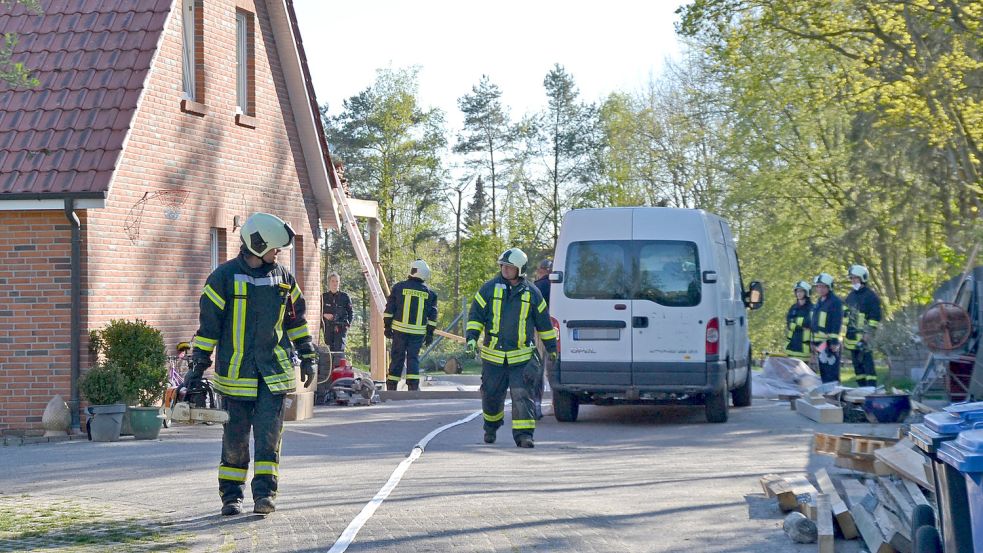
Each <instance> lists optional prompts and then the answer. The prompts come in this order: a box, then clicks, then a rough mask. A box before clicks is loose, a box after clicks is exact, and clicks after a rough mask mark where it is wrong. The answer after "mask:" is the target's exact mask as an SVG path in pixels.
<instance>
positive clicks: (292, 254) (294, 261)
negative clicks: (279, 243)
mask: <svg viewBox="0 0 983 553" xmlns="http://www.w3.org/2000/svg"><path fill="white" fill-rule="evenodd" d="M296 240H297V239H296V238H294V241H295V242H296ZM288 268H289V269H290V274H292V275H294V276H297V271H296V269H297V244H296V243H295V244H294V247H292V248H290V267H288Z"/></svg>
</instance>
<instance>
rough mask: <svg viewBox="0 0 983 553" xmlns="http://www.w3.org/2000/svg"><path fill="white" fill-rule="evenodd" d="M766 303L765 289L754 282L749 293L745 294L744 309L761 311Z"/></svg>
mask: <svg viewBox="0 0 983 553" xmlns="http://www.w3.org/2000/svg"><path fill="white" fill-rule="evenodd" d="M764 303H765V287H764V285H762V284H761V283H760V282H758V281H757V280H755V281H752V282H751V285H750V287H748V291H747V292H744V307H747V308H748V309H761V306H762V305H764Z"/></svg>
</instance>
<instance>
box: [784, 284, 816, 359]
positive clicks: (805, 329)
mask: <svg viewBox="0 0 983 553" xmlns="http://www.w3.org/2000/svg"><path fill="white" fill-rule="evenodd" d="M811 312H812V302H811V301H809V299H808V298H806V302H805V303H804V304H802V305H800V304H799V302H798V301H796V302H795V303H793V304H792V307H790V308H789V309H788V314H786V315H785V338H787V339H788V343H787V344H786V345H785V354H786V355H789V356H791V357H799V358H809V357H810V351H811V350H810V348H809V343H810V342H811V341H812V313H811Z"/></svg>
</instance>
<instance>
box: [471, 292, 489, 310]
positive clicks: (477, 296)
mask: <svg viewBox="0 0 983 553" xmlns="http://www.w3.org/2000/svg"><path fill="white" fill-rule="evenodd" d="M474 301H476V302H477V303H478V305H480V306H481V308H482V309H484V308H486V307H488V303H487V302H485V298H483V297H481V291H480V290H479V291H477V292H475V294H474Z"/></svg>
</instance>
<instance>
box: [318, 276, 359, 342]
mask: <svg viewBox="0 0 983 553" xmlns="http://www.w3.org/2000/svg"><path fill="white" fill-rule="evenodd" d="M340 288H341V276H340V275H339V274H338V273H331V274H330V275H328V291H327V292H325V293H323V294H321V318H322V319H324V323H323V324H322V325H321V337H322V339H323V340H324V345H325V346H327V348H328V351H330V352H331V353H332V354H334V353H340V354H341V356H342V357H343V356H344V353H345V347H346V346H347V342H348V328H349V327H350V326H351V325H352V319H353V318H354V314H355V311H354V309H352V299H351V298H350V297H349V296H348V294H346V293H344V292H342V291H341V290H340Z"/></svg>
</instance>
